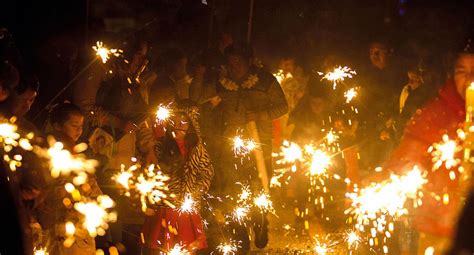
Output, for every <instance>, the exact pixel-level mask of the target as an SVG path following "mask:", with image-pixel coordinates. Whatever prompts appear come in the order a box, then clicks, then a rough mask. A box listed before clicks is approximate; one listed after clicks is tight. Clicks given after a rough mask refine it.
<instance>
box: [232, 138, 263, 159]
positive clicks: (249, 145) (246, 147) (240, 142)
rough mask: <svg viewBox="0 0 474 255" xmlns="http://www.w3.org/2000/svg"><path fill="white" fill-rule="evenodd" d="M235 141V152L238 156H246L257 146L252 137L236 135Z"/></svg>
mask: <svg viewBox="0 0 474 255" xmlns="http://www.w3.org/2000/svg"><path fill="white" fill-rule="evenodd" d="M233 143H234V146H233V149H234V154H235V155H237V156H245V155H246V154H248V153H250V152H251V151H253V150H254V149H255V148H256V147H257V144H256V143H255V141H253V140H252V139H242V137H240V136H236V137H234V139H233Z"/></svg>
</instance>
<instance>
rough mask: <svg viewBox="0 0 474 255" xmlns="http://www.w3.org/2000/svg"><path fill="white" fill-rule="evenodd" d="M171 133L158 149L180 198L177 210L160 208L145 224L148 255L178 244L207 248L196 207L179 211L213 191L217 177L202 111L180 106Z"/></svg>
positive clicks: (170, 128) (190, 106) (173, 118)
mask: <svg viewBox="0 0 474 255" xmlns="http://www.w3.org/2000/svg"><path fill="white" fill-rule="evenodd" d="M169 122H170V123H169V126H168V129H167V131H166V133H165V135H164V136H163V137H161V138H160V139H159V141H158V143H157V145H156V154H157V158H158V162H159V165H160V167H161V169H162V170H163V171H164V172H165V173H166V174H168V175H169V176H170V178H171V179H170V182H169V188H170V191H171V192H172V193H173V194H175V195H176V197H177V198H176V201H175V202H174V204H175V206H176V207H177V208H176V209H172V208H165V207H162V208H159V209H157V210H155V211H154V214H153V215H152V216H148V217H147V218H146V220H145V225H144V228H143V234H144V239H145V250H146V253H145V254H150V255H153V254H162V252H168V251H169V250H171V249H172V248H173V247H174V246H175V245H176V244H178V245H182V246H184V247H185V248H186V249H187V250H188V251H190V252H193V251H198V250H202V249H205V248H206V247H207V242H206V237H205V234H204V230H203V224H202V219H201V216H200V214H199V211H198V209H196V206H195V205H193V206H192V207H193V210H192V211H179V210H178V209H179V208H180V207H181V204H182V203H183V201H184V199H185V197H186V196H191V197H192V198H193V200H194V201H196V203H199V199H200V198H201V197H202V195H203V194H205V193H206V192H207V190H208V189H209V185H210V182H211V179H212V176H213V174H214V169H213V166H212V164H211V162H210V160H209V155H208V153H207V150H206V149H205V147H204V144H203V143H202V140H201V136H200V132H199V130H200V129H199V124H198V110H197V107H195V106H193V105H192V103H191V102H190V101H188V100H185V101H182V102H181V103H178V104H177V107H176V108H175V109H174V110H173V116H172V117H171V120H170V121H169Z"/></svg>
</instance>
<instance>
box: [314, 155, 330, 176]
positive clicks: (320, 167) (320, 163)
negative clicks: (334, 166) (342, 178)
mask: <svg viewBox="0 0 474 255" xmlns="http://www.w3.org/2000/svg"><path fill="white" fill-rule="evenodd" d="M330 165H331V158H330V157H329V156H328V155H327V154H326V153H324V152H323V151H321V150H316V151H315V152H314V154H313V155H312V158H311V165H310V167H309V174H310V175H311V176H315V175H322V174H324V173H325V172H326V170H327V169H328V167H329V166H330Z"/></svg>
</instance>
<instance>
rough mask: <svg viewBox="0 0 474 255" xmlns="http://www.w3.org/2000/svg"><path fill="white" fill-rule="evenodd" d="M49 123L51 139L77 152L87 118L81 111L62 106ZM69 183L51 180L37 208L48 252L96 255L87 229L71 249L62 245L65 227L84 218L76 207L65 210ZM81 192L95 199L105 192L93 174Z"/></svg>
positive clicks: (79, 233) (78, 234) (63, 178)
mask: <svg viewBox="0 0 474 255" xmlns="http://www.w3.org/2000/svg"><path fill="white" fill-rule="evenodd" d="M49 122H50V127H52V129H53V131H51V132H49V133H48V134H49V136H52V137H53V138H54V139H55V140H56V141H58V142H61V143H63V144H64V148H65V149H66V150H69V151H71V153H74V151H73V148H74V146H75V145H76V143H77V141H78V140H79V137H80V136H81V135H82V125H83V123H84V115H83V114H82V112H81V111H80V110H79V108H78V107H77V106H75V105H73V104H71V103H61V104H59V105H57V106H56V107H54V109H53V110H52V111H51V112H50V116H49ZM67 182H71V178H70V177H68V176H61V177H59V178H55V179H51V178H49V181H48V185H47V187H46V189H45V191H44V200H43V201H42V202H41V204H40V205H39V206H38V219H39V223H40V224H41V226H42V228H43V230H44V236H45V237H46V240H47V243H46V247H47V250H48V251H49V253H50V254H60V255H63V254H64V255H74V254H85V255H94V254H95V241H94V238H93V237H90V236H89V234H88V233H87V231H86V230H82V229H77V230H76V233H75V241H74V243H73V244H72V245H71V246H70V247H65V246H64V245H63V242H64V240H65V237H66V236H65V231H64V230H65V226H64V224H65V223H66V222H67V221H72V222H77V221H78V220H80V219H81V217H82V215H80V214H79V213H78V212H77V211H76V210H75V209H74V208H73V206H69V207H66V204H65V203H64V201H65V199H66V198H69V201H73V200H72V199H71V198H70V195H69V194H68V193H67V191H66V189H65V188H64V185H65V184H66V183H67ZM79 190H80V192H81V195H83V196H87V197H92V198H95V197H97V196H99V195H100V194H101V193H102V192H101V191H100V189H99V187H98V186H97V182H96V180H95V176H93V175H89V177H88V181H87V183H85V184H83V185H81V187H80V188H79Z"/></svg>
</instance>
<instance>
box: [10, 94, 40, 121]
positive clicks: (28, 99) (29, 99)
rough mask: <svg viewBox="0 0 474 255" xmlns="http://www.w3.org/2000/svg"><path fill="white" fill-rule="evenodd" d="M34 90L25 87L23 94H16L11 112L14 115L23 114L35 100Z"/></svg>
mask: <svg viewBox="0 0 474 255" xmlns="http://www.w3.org/2000/svg"><path fill="white" fill-rule="evenodd" d="M36 95H37V93H36V91H34V90H31V89H27V90H26V91H25V92H23V94H20V95H17V96H16V97H15V100H14V102H13V114H14V115H15V116H20V117H21V116H25V115H26V114H27V113H28V112H29V111H30V108H31V105H32V104H33V102H35V98H36Z"/></svg>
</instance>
